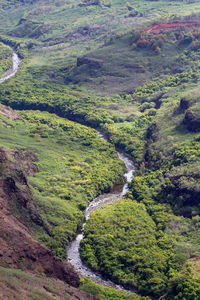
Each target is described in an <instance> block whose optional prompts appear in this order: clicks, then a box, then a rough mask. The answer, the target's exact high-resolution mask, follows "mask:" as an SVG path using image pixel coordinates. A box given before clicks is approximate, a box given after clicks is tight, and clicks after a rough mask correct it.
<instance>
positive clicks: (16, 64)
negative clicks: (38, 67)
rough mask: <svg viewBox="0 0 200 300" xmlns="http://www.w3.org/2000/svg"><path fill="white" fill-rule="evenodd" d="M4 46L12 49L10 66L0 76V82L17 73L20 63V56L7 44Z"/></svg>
mask: <svg viewBox="0 0 200 300" xmlns="http://www.w3.org/2000/svg"><path fill="white" fill-rule="evenodd" d="M5 46H6V47H7V48H9V49H10V50H11V51H12V68H10V70H8V71H7V72H6V73H5V74H4V75H3V76H2V77H0V83H2V82H4V81H5V80H7V79H9V78H11V77H13V76H14V75H15V74H16V73H17V71H18V68H19V64H20V58H19V56H18V55H17V53H16V52H15V51H14V49H13V48H12V47H10V46H8V45H5Z"/></svg>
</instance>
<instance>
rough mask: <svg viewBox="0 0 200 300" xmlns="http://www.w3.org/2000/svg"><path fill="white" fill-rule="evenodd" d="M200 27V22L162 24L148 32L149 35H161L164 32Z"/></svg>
mask: <svg viewBox="0 0 200 300" xmlns="http://www.w3.org/2000/svg"><path fill="white" fill-rule="evenodd" d="M198 26H200V22H176V23H172V24H167V23H162V24H158V25H154V26H152V27H151V28H150V29H148V30H147V33H156V34H158V33H160V31H163V30H173V29H176V28H178V27H186V28H193V27H198Z"/></svg>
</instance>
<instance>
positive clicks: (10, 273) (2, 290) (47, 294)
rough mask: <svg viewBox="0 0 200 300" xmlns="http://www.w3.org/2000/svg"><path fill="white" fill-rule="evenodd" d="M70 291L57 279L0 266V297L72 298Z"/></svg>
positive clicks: (34, 299)
mask: <svg viewBox="0 0 200 300" xmlns="http://www.w3.org/2000/svg"><path fill="white" fill-rule="evenodd" d="M73 292H74V291H73ZM71 293H72V291H71V290H70V287H69V286H68V285H67V284H64V283H63V282H61V281H59V280H55V279H50V278H46V277H43V276H39V275H36V274H32V273H26V272H23V271H21V270H17V269H7V268H3V267H0V295H1V297H2V298H1V299H27V300H38V299H46V300H52V299H64V298H65V299H74V298H71Z"/></svg>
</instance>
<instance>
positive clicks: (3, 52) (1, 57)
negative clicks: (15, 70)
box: [0, 43, 12, 76]
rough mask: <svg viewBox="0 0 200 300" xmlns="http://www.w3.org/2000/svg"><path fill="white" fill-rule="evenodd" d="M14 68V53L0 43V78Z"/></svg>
mask: <svg viewBox="0 0 200 300" xmlns="http://www.w3.org/2000/svg"><path fill="white" fill-rule="evenodd" d="M11 67H12V52H11V50H10V49H8V48H7V47H6V46H4V44H2V43H0V76H2V75H3V74H4V73H5V72H6V71H8V70H9V69H10V68H11Z"/></svg>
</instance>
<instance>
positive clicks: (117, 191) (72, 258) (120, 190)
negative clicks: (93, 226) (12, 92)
mask: <svg viewBox="0 0 200 300" xmlns="http://www.w3.org/2000/svg"><path fill="white" fill-rule="evenodd" d="M5 46H6V47H7V48H9V49H10V50H11V51H12V62H13V65H12V68H11V69H10V70H8V71H7V72H6V73H5V75H3V76H2V77H0V83H3V82H4V81H5V80H7V79H9V78H11V77H13V76H14V75H15V74H16V73H17V71H18V68H19V64H20V58H19V56H18V55H17V53H16V52H15V51H14V49H13V48H12V47H10V46H8V45H6V44H5ZM98 135H99V137H100V138H102V139H103V140H105V141H106V142H109V141H108V139H107V138H106V137H105V136H104V135H103V134H102V133H101V132H99V131H98ZM117 153H118V157H119V159H121V160H122V161H123V162H124V164H125V166H126V170H127V172H126V173H125V174H124V178H125V180H126V183H125V184H124V185H116V186H115V187H114V189H113V190H112V191H111V192H110V193H106V194H102V195H100V196H98V197H97V198H95V199H94V200H93V201H91V202H90V203H89V205H88V207H87V209H86V211H85V220H86V221H87V220H88V219H89V217H90V214H91V213H92V212H94V211H95V210H97V209H98V208H100V207H101V206H102V205H103V204H105V203H108V202H112V201H115V200H117V199H119V198H121V197H123V196H124V195H125V194H126V192H127V191H128V182H130V181H131V180H132V179H133V173H134V171H135V166H134V164H133V162H132V161H131V160H130V159H129V158H128V157H127V156H126V155H124V154H123V153H122V152H119V151H118V152H117ZM84 226H85V223H84V224H83V227H82V233H80V234H78V235H77V237H76V239H75V240H74V241H72V242H71V243H70V245H69V246H68V249H67V251H68V261H69V262H70V263H71V264H72V265H73V266H74V268H75V269H76V271H77V272H79V273H80V274H82V275H84V276H86V277H89V278H91V279H92V280H93V281H95V282H97V283H99V284H101V285H104V286H109V287H112V288H115V289H117V290H123V291H126V292H130V291H129V290H126V289H125V288H123V287H122V286H120V285H117V284H115V283H114V282H112V281H110V280H108V279H106V278H104V277H103V276H102V275H101V274H100V273H95V272H93V271H92V270H91V269H90V268H89V267H87V266H86V265H84V264H83V262H82V261H81V258H80V254H79V245H80V242H81V240H82V239H83V237H84ZM131 292H135V293H136V294H137V295H138V296H140V295H139V294H138V293H137V290H131Z"/></svg>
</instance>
